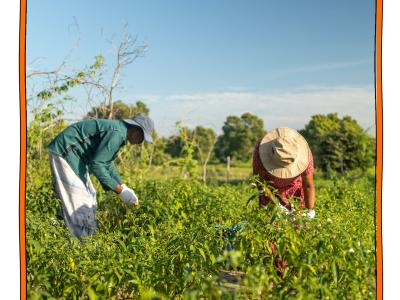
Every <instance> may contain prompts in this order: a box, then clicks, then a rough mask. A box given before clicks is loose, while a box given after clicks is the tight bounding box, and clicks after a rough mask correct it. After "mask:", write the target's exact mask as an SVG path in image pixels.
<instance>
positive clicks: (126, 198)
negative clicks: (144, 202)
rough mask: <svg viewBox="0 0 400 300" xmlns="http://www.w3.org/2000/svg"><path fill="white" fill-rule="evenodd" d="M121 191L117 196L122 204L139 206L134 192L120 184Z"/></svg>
mask: <svg viewBox="0 0 400 300" xmlns="http://www.w3.org/2000/svg"><path fill="white" fill-rule="evenodd" d="M121 186H122V190H121V192H120V193H119V194H118V197H119V198H120V199H121V201H122V202H123V203H127V204H132V205H139V199H138V197H137V196H136V194H135V192H134V191H133V190H132V189H130V188H128V187H127V186H126V185H125V184H122V185H121Z"/></svg>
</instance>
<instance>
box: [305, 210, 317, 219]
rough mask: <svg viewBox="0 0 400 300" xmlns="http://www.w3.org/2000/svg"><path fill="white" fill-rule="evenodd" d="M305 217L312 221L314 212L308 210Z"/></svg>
mask: <svg viewBox="0 0 400 300" xmlns="http://www.w3.org/2000/svg"><path fill="white" fill-rule="evenodd" d="M306 217H307V218H309V219H314V217H315V210H313V209H310V210H308V212H307V213H306Z"/></svg>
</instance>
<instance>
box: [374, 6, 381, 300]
mask: <svg viewBox="0 0 400 300" xmlns="http://www.w3.org/2000/svg"><path fill="white" fill-rule="evenodd" d="M382 25H383V0H376V2H375V101H376V102H375V113H376V118H375V120H376V121H375V122H376V169H375V184H376V185H375V197H376V214H375V217H376V219H375V222H376V226H375V228H376V241H375V245H376V246H375V248H376V256H375V257H376V260H375V261H376V299H383V252H382V163H383V108H382V107H383V104H382Z"/></svg>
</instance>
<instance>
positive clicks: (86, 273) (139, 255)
mask: <svg viewBox="0 0 400 300" xmlns="http://www.w3.org/2000/svg"><path fill="white" fill-rule="evenodd" d="M315 182H316V211H317V215H316V218H315V219H313V220H308V219H306V218H305V217H303V216H302V212H301V211H300V210H297V211H296V212H295V213H294V214H293V215H290V216H287V215H285V214H283V213H281V212H280V211H279V210H277V209H276V208H275V206H274V205H269V206H268V208H266V209H259V207H258V203H257V199H256V197H255V196H256V194H257V191H256V190H255V189H254V187H253V186H252V185H251V183H250V182H249V181H246V180H245V181H243V182H240V183H239V182H235V183H234V184H226V183H225V184H224V183H222V184H210V185H207V186H205V185H203V184H202V183H201V182H200V181H193V180H192V181H191V180H183V179H172V178H164V179H158V180H140V181H138V180H136V181H134V180H133V179H132V180H131V182H129V183H130V185H132V186H133V187H134V188H135V191H137V194H138V195H139V197H140V201H141V202H140V206H139V207H137V208H132V207H127V206H125V205H123V204H122V203H121V202H120V201H119V199H118V198H117V197H116V196H115V195H114V194H112V193H105V192H103V191H102V190H101V188H100V187H98V186H97V190H98V212H97V219H98V231H97V233H96V234H95V235H93V236H91V237H89V238H86V239H85V240H84V241H83V242H79V241H78V240H77V239H75V238H73V237H71V236H70V235H69V233H68V232H67V229H66V228H65V226H64V223H63V221H62V220H61V219H60V218H59V217H57V213H58V211H59V204H58V202H57V200H56V199H55V197H54V195H53V194H52V191H51V184H50V178H48V177H46V176H44V177H43V178H37V180H35V181H33V182H31V183H30V184H29V185H28V189H27V199H26V200H27V207H26V213H27V220H26V222H27V224H26V241H27V248H26V249H27V281H28V299H91V300H92V299H375V216H374V208H375V202H374V199H375V195H374V192H375V190H374V189H375V184H374V177H373V176H372V175H371V176H368V175H365V176H344V175H343V176H342V175H341V176H339V175H335V176H331V178H328V179H327V178H322V177H321V176H317V178H316V180H315ZM293 218H295V220H293Z"/></svg>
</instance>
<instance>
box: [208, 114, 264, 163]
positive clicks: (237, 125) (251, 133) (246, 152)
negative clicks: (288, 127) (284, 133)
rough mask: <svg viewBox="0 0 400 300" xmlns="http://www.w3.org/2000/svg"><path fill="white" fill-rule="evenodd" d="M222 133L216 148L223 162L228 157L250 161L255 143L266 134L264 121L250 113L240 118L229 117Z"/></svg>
mask: <svg viewBox="0 0 400 300" xmlns="http://www.w3.org/2000/svg"><path fill="white" fill-rule="evenodd" d="M222 131H223V134H222V135H221V136H219V137H218V141H217V144H216V148H215V152H216V155H217V157H218V158H219V159H220V160H221V161H225V160H226V157H227V156H231V158H234V159H238V160H244V161H246V160H248V159H249V158H250V157H251V151H252V149H253V147H254V145H255V143H256V142H257V140H258V139H260V138H262V137H263V135H264V134H265V129H264V122H263V120H262V119H260V118H259V117H257V116H255V115H252V114H250V113H244V114H243V115H242V116H241V117H240V118H239V117H237V116H228V117H227V119H226V121H225V123H224V126H223V127H222Z"/></svg>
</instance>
